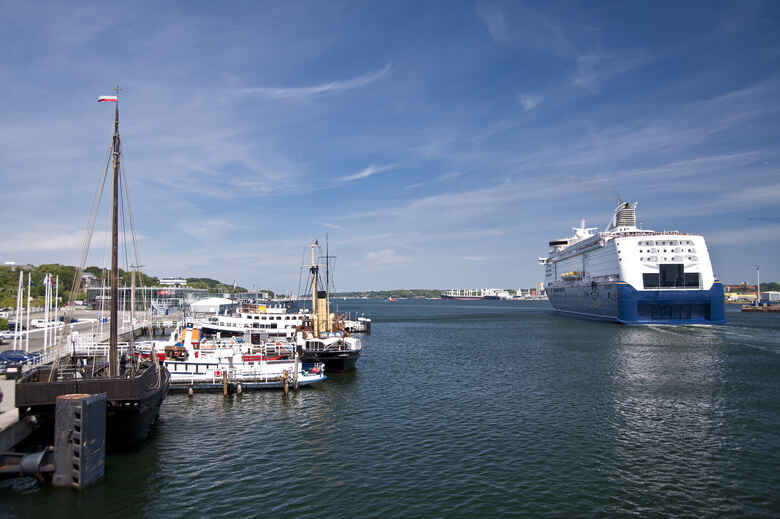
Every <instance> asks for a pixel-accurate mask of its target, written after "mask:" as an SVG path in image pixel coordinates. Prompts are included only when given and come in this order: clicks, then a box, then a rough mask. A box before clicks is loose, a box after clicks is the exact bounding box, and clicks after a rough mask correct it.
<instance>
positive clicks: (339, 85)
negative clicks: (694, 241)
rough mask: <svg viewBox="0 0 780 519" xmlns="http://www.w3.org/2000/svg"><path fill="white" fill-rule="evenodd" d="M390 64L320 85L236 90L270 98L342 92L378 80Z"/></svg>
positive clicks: (301, 96) (383, 75)
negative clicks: (370, 71) (368, 72)
mask: <svg viewBox="0 0 780 519" xmlns="http://www.w3.org/2000/svg"><path fill="white" fill-rule="evenodd" d="M391 68H392V64H391V63H388V64H387V65H385V66H384V68H382V69H381V70H378V71H376V72H372V73H370V74H365V75H362V76H358V77H356V78H353V79H346V80H341V81H331V82H330V83H323V84H321V85H313V86H308V87H287V88H283V87H250V88H242V89H239V90H236V91H235V93H237V94H260V95H263V96H265V97H270V98H271V99H305V98H310V97H314V96H318V95H321V94H327V93H329V92H343V91H345V90H352V89H354V88H359V87H362V86H366V85H370V84H371V83H374V82H375V81H379V80H380V79H382V78H383V77H385V76H386V75H387V74H389V73H390V70H391Z"/></svg>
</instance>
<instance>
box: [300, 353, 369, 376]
mask: <svg viewBox="0 0 780 519" xmlns="http://www.w3.org/2000/svg"><path fill="white" fill-rule="evenodd" d="M359 357H360V352H359V351H314V352H304V353H303V356H302V358H301V360H302V361H303V362H322V363H324V364H325V373H326V374H328V373H343V372H345V371H352V370H353V369H355V368H356V367H357V361H358V358H359Z"/></svg>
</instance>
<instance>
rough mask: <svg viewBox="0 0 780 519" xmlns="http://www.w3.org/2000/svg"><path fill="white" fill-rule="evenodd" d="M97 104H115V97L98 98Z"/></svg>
mask: <svg viewBox="0 0 780 519" xmlns="http://www.w3.org/2000/svg"><path fill="white" fill-rule="evenodd" d="M97 102H98V103H116V96H100V97H98V101H97Z"/></svg>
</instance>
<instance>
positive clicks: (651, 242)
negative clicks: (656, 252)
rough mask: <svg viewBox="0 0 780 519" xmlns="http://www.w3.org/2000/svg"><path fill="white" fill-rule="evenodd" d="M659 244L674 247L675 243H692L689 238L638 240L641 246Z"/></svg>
mask: <svg viewBox="0 0 780 519" xmlns="http://www.w3.org/2000/svg"><path fill="white" fill-rule="evenodd" d="M654 245H655V246H659V245H660V246H661V247H676V246H677V245H693V241H691V240H646V241H640V242H639V246H640V247H642V246H644V247H652V246H654Z"/></svg>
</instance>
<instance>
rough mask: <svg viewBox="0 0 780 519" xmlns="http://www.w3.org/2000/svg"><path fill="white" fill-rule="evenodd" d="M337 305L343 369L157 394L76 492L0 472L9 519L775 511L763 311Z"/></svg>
mask: <svg viewBox="0 0 780 519" xmlns="http://www.w3.org/2000/svg"><path fill="white" fill-rule="evenodd" d="M343 306H344V310H345V311H349V312H352V313H353V314H354V313H355V312H362V313H365V314H366V315H371V316H372V318H373V319H374V321H375V323H378V324H377V326H375V328H374V330H373V333H372V334H371V336H370V338H368V339H366V340H365V341H366V342H365V344H364V349H365V351H364V354H363V356H362V357H363V358H361V360H360V368H359V369H358V370H355V371H352V372H348V373H344V374H335V375H329V376H328V380H327V381H325V382H324V383H322V384H317V385H314V386H312V387H311V388H309V389H307V390H305V391H299V392H297V393H294V392H291V393H290V396H289V397H287V398H285V397H284V396H283V395H282V393H281V392H279V391H260V392H245V393H243V394H242V395H240V396H239V395H233V396H232V397H230V398H228V399H225V398H224V397H223V396H222V395H221V394H197V395H196V396H195V397H194V398H190V397H188V396H187V394H186V393H172V394H170V395H169V396H168V398H167V399H166V402H165V404H164V405H163V406H162V408H161V414H160V421H159V423H158V426H157V428H156V429H155V434H154V435H153V436H152V437H151V439H150V442H149V443H148V444H147V445H146V446H145V448H144V449H142V450H140V451H138V452H135V453H132V454H118V455H112V456H109V457H108V458H107V467H106V470H107V472H106V477H105V478H104V479H103V480H102V481H100V482H98V483H97V484H96V485H95V486H93V487H92V488H91V490H88V491H87V492H86V493H83V495H81V496H80V495H78V494H77V493H75V492H65V493H63V492H61V491H60V492H57V489H51V488H48V487H39V486H38V485H37V484H36V483H35V481H34V480H28V479H18V480H13V481H5V482H1V481H0V495H2V501H3V505H4V506H5V507H6V508H5V509H6V510H7V511H8V513H10V514H12V515H23V516H26V515H34V516H39V515H46V514H50V513H54V511H55V510H58V509H59V508H61V507H62V508H64V507H71V506H73V507H76V506H78V505H77V503H82V504H81V505H80V506H84V504H83V499H87V500H88V501H90V503H91V505H90V507H91V508H92V509H99V510H105V511H111V512H112V513H115V514H127V515H154V516H156V517H161V518H167V517H178V516H179V515H180V513H181V510H182V509H191V510H199V513H202V514H203V515H208V516H212V515H219V514H222V513H227V512H228V511H229V512H230V513H232V514H235V515H239V516H251V515H253V514H256V513H257V510H259V509H266V508H267V509H277V510H285V511H287V512H289V513H291V514H295V515H296V516H298V517H319V516H320V515H321V512H322V509H321V506H319V504H317V503H322V502H327V503H329V506H331V507H333V508H334V509H338V510H340V512H339V513H340V514H343V515H344V516H352V517H371V516H380V515H381V516H420V517H422V516H440V515H442V514H447V515H455V516H465V515H472V514H477V513H478V514H480V515H484V516H500V515H503V514H505V513H506V512H507V511H508V510H512V511H513V513H516V514H519V515H526V516H532V515H543V514H551V515H578V514H579V512H580V511H581V510H583V509H587V510H599V511H601V512H602V513H603V514H605V515H611V516H615V515H626V514H631V513H639V512H641V511H642V510H649V509H652V510H654V511H656V512H657V513H659V514H662V515H670V516H688V515H691V516H693V515H699V514H701V513H702V510H703V509H704V508H706V510H707V513H705V514H704V515H711V516H717V515H720V516H723V515H730V514H731V513H732V512H734V511H735V510H739V511H740V512H739V514H737V515H749V516H754V517H771V516H772V515H773V514H772V513H771V512H770V511H771V510H774V509H776V508H777V506H778V505H780V502H778V496H777V494H776V492H774V489H775V488H777V486H778V485H779V484H780V479H778V478H780V476H779V475H778V473H777V471H776V469H775V467H776V466H777V464H778V462H780V459H779V458H778V454H777V452H780V449H778V447H780V445H778V443H777V435H776V434H775V432H776V430H777V428H778V427H780V422H778V416H780V409H778V402H779V401H780V399H778V398H777V396H778V394H777V392H776V390H775V389H771V388H774V387H776V386H775V384H774V382H773V381H774V379H775V374H776V373H777V371H778V370H780V364H779V363H780V360H778V359H780V355H779V354H780V342H778V337H780V321H779V320H778V319H777V318H776V317H775V316H770V317H771V320H766V319H765V318H763V316H757V315H755V314H744V313H741V312H740V311H739V307H738V306H733V305H729V307H728V308H727V310H726V311H727V316H728V318H727V322H728V324H726V325H724V326H719V327H675V328H668V327H655V326H651V327H621V326H616V325H615V324H612V323H599V322H591V321H581V320H577V319H571V318H568V317H564V316H560V315H557V314H556V313H555V312H554V311H553V309H552V307H551V306H550V305H549V303H547V302H537V301H529V302H524V303H516V302H503V301H493V302H479V303H469V302H451V301H450V302H445V301H441V302H439V301H414V300H405V301H399V302H397V303H396V304H393V305H388V304H386V303H384V301H372V300H368V301H351V302H345V303H343ZM485 337H489V338H490V341H489V343H488V344H485ZM529 337H530V338H531V340H530V341H529V340H527V339H526V338H529ZM477 344H483V346H481V347H480V348H475V345H477ZM369 352H370V354H369ZM453 357H455V358H458V359H463V358H468V359H469V362H467V363H466V362H453V361H452V359H453ZM506 359H515V361H513V362H509V363H508V362H506ZM388 375H391V376H388ZM497 377H499V378H500V379H501V380H503V381H502V382H501V381H500V383H495V382H496V380H497ZM475 388H476V389H478V390H475ZM767 388H770V389H767ZM748 424H749V425H748ZM593 431H598V432H597V433H593ZM286 436H295V437H297V438H299V440H296V441H292V442H287V441H285V440H284V437H286ZM250 445H262V446H263V447H262V448H260V447H258V448H255V447H250ZM399 446H402V448H399ZM454 453H457V454H454ZM312 458H314V459H315V460H316V462H314V461H313V460H312ZM518 459H522V460H523V462H522V463H518V462H517V460H518ZM637 460H641V463H639V462H638V461H637ZM594 466H596V467H598V468H599V469H598V471H595V472H594V470H593V467H594ZM290 467H310V468H309V469H307V470H290ZM735 473H738V474H741V476H740V477H739V478H734V477H733V475H734V474H735ZM206 481H208V482H210V483H209V484H206V485H204V484H203V483H204V482H206ZM214 481H219V482H220V483H219V484H217V485H213V484H211V482H214ZM193 486H198V487H199V488H200V491H199V492H190V491H189V489H191V488H193ZM260 486H262V487H263V488H264V489H265V491H264V492H263V493H258V492H256V489H257V488H258V487H260ZM356 493H357V494H359V495H360V496H361V498H360V499H355V498H354V495H355V494H356ZM171 495H175V496H177V498H176V499H171V498H170V496H171ZM661 498H663V499H661ZM704 503H706V505H705V504H704Z"/></svg>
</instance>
